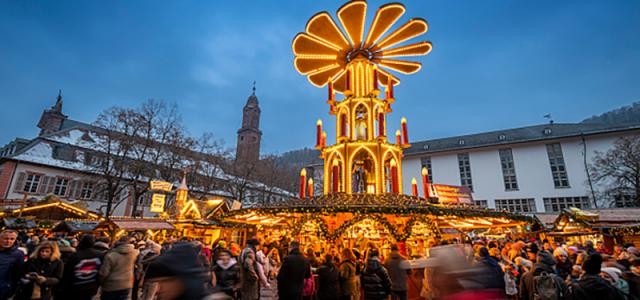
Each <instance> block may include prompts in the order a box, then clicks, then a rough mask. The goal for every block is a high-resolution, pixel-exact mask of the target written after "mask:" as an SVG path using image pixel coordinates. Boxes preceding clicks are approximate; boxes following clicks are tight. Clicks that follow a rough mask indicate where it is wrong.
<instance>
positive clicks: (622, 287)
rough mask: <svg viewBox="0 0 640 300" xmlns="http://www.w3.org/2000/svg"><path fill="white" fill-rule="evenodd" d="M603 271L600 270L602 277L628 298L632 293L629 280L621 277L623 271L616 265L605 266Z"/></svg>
mask: <svg viewBox="0 0 640 300" xmlns="http://www.w3.org/2000/svg"><path fill="white" fill-rule="evenodd" d="M601 271H602V272H600V277H602V279H604V280H606V281H607V282H609V283H610V284H611V285H613V286H614V287H615V288H617V289H618V291H619V292H620V293H621V294H622V295H623V296H624V298H625V299H628V298H629V295H630V293H629V284H628V283H627V281H625V280H624V279H622V278H621V276H622V271H621V270H620V269H618V268H614V267H604V268H602V270H601Z"/></svg>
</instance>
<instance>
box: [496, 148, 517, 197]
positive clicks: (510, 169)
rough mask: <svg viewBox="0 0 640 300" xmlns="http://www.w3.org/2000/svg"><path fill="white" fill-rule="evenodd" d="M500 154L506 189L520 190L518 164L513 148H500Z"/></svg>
mask: <svg viewBox="0 0 640 300" xmlns="http://www.w3.org/2000/svg"><path fill="white" fill-rule="evenodd" d="M498 153H499V154H500V165H501V166H502V180H503V181H504V189H505V190H506V191H516V190H518V180H517V179H516V166H515V164H514V163H513V153H512V152H511V148H506V149H500V150H498Z"/></svg>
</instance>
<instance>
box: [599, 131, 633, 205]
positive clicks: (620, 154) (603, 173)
mask: <svg viewBox="0 0 640 300" xmlns="http://www.w3.org/2000/svg"><path fill="white" fill-rule="evenodd" d="M589 170H590V173H591V177H592V178H593V181H594V182H596V183H598V184H599V185H600V186H601V187H603V191H602V192H603V193H604V194H607V195H617V196H625V195H627V196H631V197H632V199H633V200H634V202H635V205H636V206H640V136H637V135H636V136H627V137H621V138H619V139H618V140H616V141H615V143H614V146H613V148H611V149H609V150H608V151H607V152H601V151H596V155H595V157H594V158H593V160H592V164H591V165H590V166H589Z"/></svg>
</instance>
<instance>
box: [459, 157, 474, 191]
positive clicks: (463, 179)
mask: <svg viewBox="0 0 640 300" xmlns="http://www.w3.org/2000/svg"><path fill="white" fill-rule="evenodd" d="M458 167H460V184H461V185H462V186H466V187H468V188H469V189H470V190H471V191H473V182H472V181H471V161H469V153H460V154H458Z"/></svg>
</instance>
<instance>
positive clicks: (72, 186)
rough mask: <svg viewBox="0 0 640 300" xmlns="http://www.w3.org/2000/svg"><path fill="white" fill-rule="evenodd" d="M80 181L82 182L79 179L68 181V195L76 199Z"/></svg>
mask: <svg viewBox="0 0 640 300" xmlns="http://www.w3.org/2000/svg"><path fill="white" fill-rule="evenodd" d="M78 182H80V181H79V180H71V181H69V183H68V187H67V196H68V197H69V198H71V199H75V198H76V196H75V191H76V190H77V189H78Z"/></svg>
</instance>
